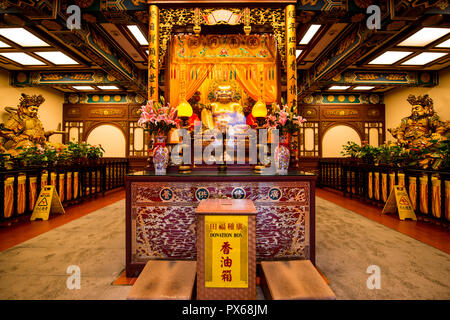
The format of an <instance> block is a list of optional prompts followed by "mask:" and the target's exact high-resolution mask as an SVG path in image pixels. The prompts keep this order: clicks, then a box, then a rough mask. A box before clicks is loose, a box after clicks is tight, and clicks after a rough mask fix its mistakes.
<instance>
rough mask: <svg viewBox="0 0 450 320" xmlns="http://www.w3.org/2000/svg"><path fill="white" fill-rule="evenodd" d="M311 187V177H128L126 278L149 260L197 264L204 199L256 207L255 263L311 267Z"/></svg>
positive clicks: (231, 173) (201, 173)
mask: <svg viewBox="0 0 450 320" xmlns="http://www.w3.org/2000/svg"><path fill="white" fill-rule="evenodd" d="M315 183H316V176H315V175H313V174H311V173H306V172H300V171H290V172H289V173H288V174H287V175H276V174H275V175H273V174H271V175H265V174H255V173H253V172H252V171H244V170H236V171H232V170H228V171H225V172H217V171H211V170H209V171H208V170H199V171H196V170H193V172H192V173H190V174H181V173H178V172H168V173H167V175H155V174H154V173H153V172H147V171H141V172H135V173H132V174H129V175H127V176H126V178H125V184H126V274H127V277H133V276H137V275H138V274H139V273H140V271H142V269H143V268H144V266H145V264H146V262H147V261H149V260H151V259H159V260H196V259H197V252H196V215H195V209H196V207H197V205H198V204H199V202H200V200H202V199H208V198H222V199H250V200H253V201H254V204H255V207H256V209H257V211H258V213H257V216H256V259H257V261H258V262H260V261H267V260H283V259H286V260H289V259H297V260H298V259H305V260H308V259H309V260H311V262H312V263H313V264H315V202H314V200H315V192H314V191H315Z"/></svg>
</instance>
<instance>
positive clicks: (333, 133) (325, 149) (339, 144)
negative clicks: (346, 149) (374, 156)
mask: <svg viewBox="0 0 450 320" xmlns="http://www.w3.org/2000/svg"><path fill="white" fill-rule="evenodd" d="M348 141H351V142H356V143H357V144H359V145H361V137H360V136H359V134H358V132H357V131H356V130H355V129H353V128H352V127H350V126H347V125H337V126H334V127H332V128H330V129H329V130H327V131H326V132H325V134H324V136H323V139H322V157H323V158H337V157H342V154H341V151H342V150H343V145H345V144H347V142H348Z"/></svg>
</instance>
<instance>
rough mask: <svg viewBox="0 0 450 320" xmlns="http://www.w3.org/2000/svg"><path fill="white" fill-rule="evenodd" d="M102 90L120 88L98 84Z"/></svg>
mask: <svg viewBox="0 0 450 320" xmlns="http://www.w3.org/2000/svg"><path fill="white" fill-rule="evenodd" d="M97 87H98V88H99V89H101V90H119V88H118V87H117V86H97Z"/></svg>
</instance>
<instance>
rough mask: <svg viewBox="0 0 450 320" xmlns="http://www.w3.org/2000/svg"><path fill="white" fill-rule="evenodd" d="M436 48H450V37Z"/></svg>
mask: <svg viewBox="0 0 450 320" xmlns="http://www.w3.org/2000/svg"><path fill="white" fill-rule="evenodd" d="M436 48H450V39H448V40H446V41H444V42H442V43H440V44H438V45H437V46H436Z"/></svg>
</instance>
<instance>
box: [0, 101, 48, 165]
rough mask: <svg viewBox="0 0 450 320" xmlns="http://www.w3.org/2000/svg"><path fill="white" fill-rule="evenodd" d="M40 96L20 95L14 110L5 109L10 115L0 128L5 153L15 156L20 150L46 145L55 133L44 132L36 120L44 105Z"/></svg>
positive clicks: (40, 123)
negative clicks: (41, 106)
mask: <svg viewBox="0 0 450 320" xmlns="http://www.w3.org/2000/svg"><path fill="white" fill-rule="evenodd" d="M44 101H45V99H44V97H42V95H38V96H37V95H32V96H30V95H26V94H24V93H22V98H21V99H20V102H19V105H18V107H17V109H16V108H11V107H5V110H6V111H7V112H9V113H11V115H10V117H9V119H8V120H7V121H6V123H5V124H4V125H2V127H1V128H0V137H1V138H0V139H1V140H2V141H1V142H2V145H3V147H4V149H5V151H6V152H7V153H9V154H11V155H12V156H14V157H15V156H17V155H18V154H19V153H20V149H25V148H28V147H34V146H44V145H46V144H47V143H48V142H47V139H48V137H49V136H51V135H52V134H54V133H55V131H45V130H44V127H43V126H42V122H41V120H39V118H38V115H37V113H38V110H39V106H40V105H41V104H42V103H44Z"/></svg>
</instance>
